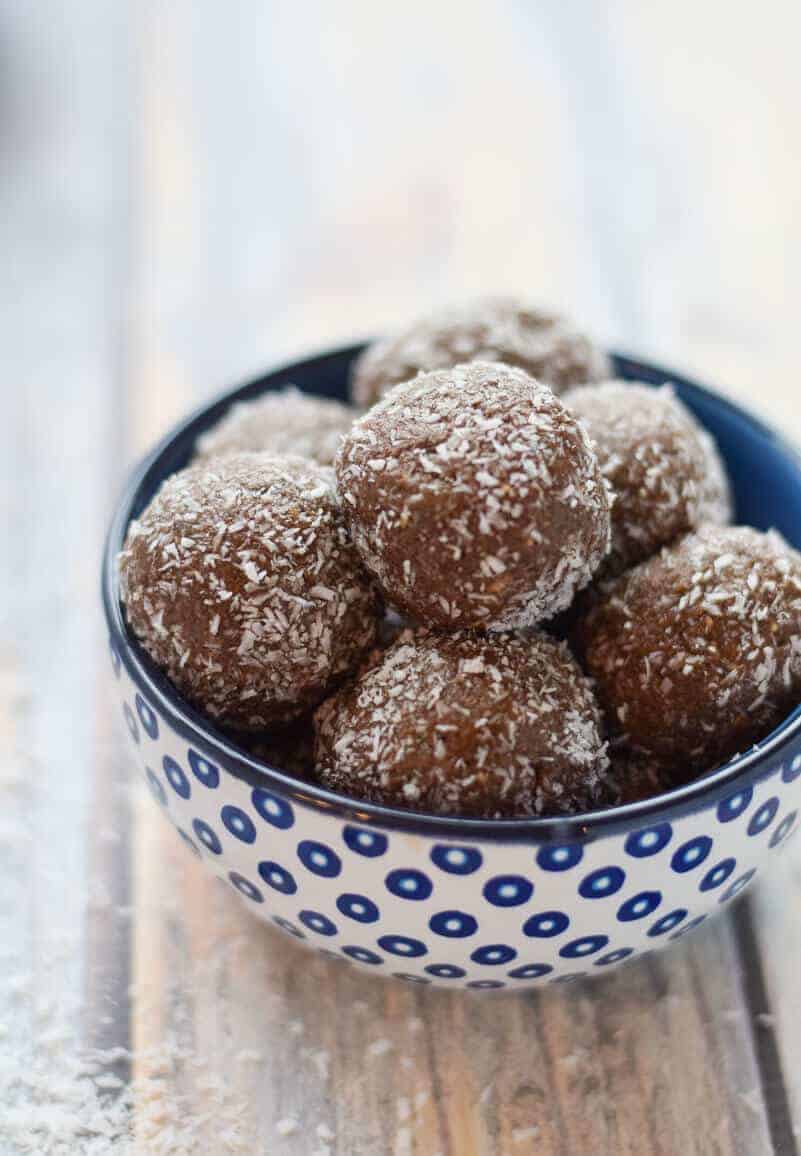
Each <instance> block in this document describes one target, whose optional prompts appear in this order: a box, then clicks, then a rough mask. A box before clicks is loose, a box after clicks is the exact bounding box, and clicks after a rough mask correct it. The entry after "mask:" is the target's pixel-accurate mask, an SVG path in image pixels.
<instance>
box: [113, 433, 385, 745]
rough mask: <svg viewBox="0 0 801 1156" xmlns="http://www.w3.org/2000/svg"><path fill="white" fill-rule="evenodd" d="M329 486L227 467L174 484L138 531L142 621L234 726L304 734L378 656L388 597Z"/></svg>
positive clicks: (309, 477) (282, 473) (274, 469)
mask: <svg viewBox="0 0 801 1156" xmlns="http://www.w3.org/2000/svg"><path fill="white" fill-rule="evenodd" d="M328 473H329V471H326V470H323V469H322V468H321V467H318V466H316V465H315V464H314V463H313V462H308V461H304V460H303V459H301V458H291V457H287V458H278V457H271V456H269V455H267V454H236V455H231V456H230V457H224V458H219V459H216V460H213V461H210V462H208V463H204V464H202V465H197V466H192V467H190V468H189V469H186V470H183V471H181V472H180V473H177V474H174V475H173V476H172V477H170V478H168V479H167V481H166V482H165V483H164V485H163V486H162V488H161V490H160V491H159V492H158V494H157V495H156V496H155V498H154V499H153V501H152V502H151V503H150V505H149V506H148V507H147V509H146V510H145V511H144V513H143V514H142V515H141V516H140V517H139V519H138V520H137V521H135V522H132V523H131V525H130V527H129V529H128V534H127V537H126V540H125V548H124V549H123V551H122V553H121V555H120V558H119V566H120V584H121V593H122V600H123V602H124V603H125V608H126V612H127V615H128V621H129V622H130V624H131V627H132V628H133V630H134V632H135V633H136V635H137V637H138V638H139V639H140V641H141V642H142V644H143V646H144V647H145V649H146V650H147V652H148V654H149V655H150V656H151V658H152V659H153V660H154V661H155V662H156V663H157V664H158V665H159V666H160V667H162V669H163V670H165V671H166V673H167V674H168V675H169V677H170V678H171V679H172V681H173V682H174V683H175V685H176V687H177V688H178V690H179V691H180V692H181V693H182V694H184V695H185V696H186V698H187V699H189V700H190V702H192V703H193V704H194V705H195V706H197V707H199V708H201V709H202V710H204V711H206V713H207V714H209V715H211V717H212V718H214V719H217V720H219V722H220V723H221V724H225V725H227V726H230V727H234V728H237V729H240V730H249V731H253V730H258V729H261V728H263V727H266V726H271V725H274V724H280V723H284V722H288V721H290V720H291V719H293V718H295V717H297V716H298V715H300V714H302V713H303V711H304V710H307V709H309V708H311V707H313V706H316V704H317V703H318V702H319V701H320V699H321V698H322V697H323V696H324V695H325V694H326V693H327V691H329V690H330V689H331V687H332V686H333V685H334V684H335V683H336V682H337V680H339V679H341V678H342V677H343V676H344V675H346V674H347V673H348V672H349V671H351V670H352V669H354V668H355V667H356V666H357V665H358V663H359V662H360V660H361V658H362V656H363V655H364V654H365V653H366V652H367V651H368V650H369V649H370V647H371V646H372V645H373V642H374V640H375V634H376V623H377V616H378V597H377V594H376V592H375V590H374V588H373V587H372V585H371V583H370V580H369V578H368V577H367V575H366V574H365V572H364V570H363V569H362V567H361V564H360V561H359V558H358V555H357V554H356V551H355V550H354V549H353V546H352V545H351V543H350V541H349V539H348V534H347V530H346V528H345V525H344V522H343V519H342V515H341V512H340V510H339V507H338V504H337V502H336V499H335V496H334V492H333V489H332V487H331V484H330V482H329V481H328V479H327V475H328Z"/></svg>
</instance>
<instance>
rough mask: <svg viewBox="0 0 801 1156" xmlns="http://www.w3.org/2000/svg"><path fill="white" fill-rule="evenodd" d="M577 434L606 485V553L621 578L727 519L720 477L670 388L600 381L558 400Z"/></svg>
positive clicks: (707, 445) (713, 454) (700, 432)
mask: <svg viewBox="0 0 801 1156" xmlns="http://www.w3.org/2000/svg"><path fill="white" fill-rule="evenodd" d="M562 400H563V401H564V403H565V405H566V406H568V408H569V409H571V410H572V411H573V413H575V414H576V416H577V417H578V418H579V419H580V420H581V422H582V424H583V425H584V426H585V428H586V430H587V433H588V434H589V435H590V439H591V441H592V443H593V445H594V447H595V451H596V453H597V455H598V460H599V462H600V465H601V471H602V473H603V475H604V477H605V478H606V479H607V481H608V482H609V483H610V485H611V487H612V490H613V493H614V502H613V505H612V547H611V550H610V553H609V555H608V557H607V558H606V560H605V562H604V566H603V573H604V576H609V575H611V574H619V573H622V571H623V570H627V569H628V568H629V567H630V566H634V565H635V564H636V563H637V562H642V561H644V560H645V559H646V558H650V557H651V555H652V554H655V553H656V552H657V551H658V550H659V549H660V548H661V547H662V546H666V545H668V544H669V543H670V542H673V541H675V540H676V538H679V537H681V535H682V534H686V533H687V532H688V531H690V530H693V529H696V528H697V527H698V526H700V525H702V524H703V523H707V522H713V523H718V524H723V523H725V522H727V521H728V520H729V518H730V516H731V497H730V492H729V485H728V481H727V478H726V471H725V469H724V466H723V463H722V461H721V459H720V455H719V454H718V451H717V448H716V446H715V444H714V442H713V441H712V438H711V437H710V436H709V434H708V433H707V432H706V431H705V430H704V429H703V428H702V426H700V425H699V423H698V422H697V421H696V420H695V418H694V417H693V416H692V414H691V413H690V411H689V410H688V409H687V408H686V407H685V406H684V405H682V403H681V402H680V401H679V399H678V398H677V397H676V395H675V393H674V392H673V390H672V389H671V388H670V386H662V387H661V388H659V389H653V388H651V387H649V386H647V385H644V384H642V383H639V382H637V383H632V382H623V381H608V382H603V383H602V384H600V385H590V386H586V387H583V388H579V389H573V390H570V391H569V392H568V393H566V394H565V395H564V397H563V399H562Z"/></svg>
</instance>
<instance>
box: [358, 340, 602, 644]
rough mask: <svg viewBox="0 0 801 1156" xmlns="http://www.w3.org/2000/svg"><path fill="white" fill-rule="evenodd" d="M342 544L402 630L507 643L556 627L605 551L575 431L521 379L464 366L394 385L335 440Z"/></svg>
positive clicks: (594, 488)
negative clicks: (541, 626)
mask: <svg viewBox="0 0 801 1156" xmlns="http://www.w3.org/2000/svg"><path fill="white" fill-rule="evenodd" d="M336 473H337V484H338V488H339V492H340V496H341V498H342V502H343V510H344V513H345V517H346V519H347V521H348V524H349V526H350V530H351V535H352V537H353V541H354V543H355V544H356V546H357V548H358V549H359V552H360V553H361V555H362V557H363V559H364V561H365V563H366V565H367V568H368V569H369V570H370V571H371V573H372V574H374V575H375V577H376V579H377V580H378V582H379V584H380V586H381V587H382V589H383V590H384V593H385V595H386V597H387V600H388V601H389V602H390V603H391V604H392V605H393V606H395V607H397V608H398V609H399V610H400V611H401V612H402V613H403V614H405V615H407V616H408V617H410V618H411V619H413V620H415V621H418V622H421V623H425V624H428V625H431V624H433V625H438V626H443V627H479V628H486V629H489V630H504V629H513V628H518V627H525V626H531V625H533V624H534V623H536V622H538V621H540V620H542V619H544V618H547V617H549V616H551V615H553V614H556V613H557V612H558V611H559V610H562V609H564V608H565V607H566V606H567V605H569V603H570V601H571V600H572V597H573V594H574V593H575V591H576V590H578V589H580V588H581V587H582V586H584V585H585V584H586V583H587V582H589V580H590V578H591V577H592V575H593V573H594V572H595V570H596V569H597V567H598V565H599V563H600V561H601V559H602V558H603V556H604V554H605V553H606V550H607V546H608V542H609V501H608V497H607V491H606V486H605V483H604V480H603V478H602V476H601V472H600V468H599V466H598V461H597V458H596V457H595V454H594V452H593V450H592V447H591V446H590V442H589V439H588V437H587V434H586V432H585V431H584V429H583V427H582V426H581V425H580V424H579V422H578V421H577V420H576V418H575V417H574V416H573V415H572V414H571V413H570V412H569V411H568V410H567V409H566V408H565V407H564V406H563V405H562V403H561V402H560V401H559V399H558V398H556V397H555V396H554V394H553V393H552V391H551V390H550V389H549V388H548V386H545V385H540V384H539V383H538V382H535V381H534V380H533V379H532V378H530V377H529V376H528V374H526V373H524V372H523V370H520V369H512V368H510V367H509V366H505V365H490V364H486V363H483V362H473V363H471V364H469V365H461V366H455V367H454V368H453V369H449V370H442V371H438V372H435V373H428V374H421V375H420V376H419V377H417V378H415V380H414V381H410V382H407V383H406V384H405V385H400V386H397V387H396V389H395V390H394V391H393V392H392V393H391V394H389V396H388V397H387V398H385V400H384V401H383V402H380V403H379V404H378V405H377V406H375V407H374V408H373V409H372V410H370V411H369V412H368V413H367V414H365V416H364V417H362V418H361V419H360V420H359V421H358V422H356V424H355V425H354V426H353V428H352V429H351V431H350V433H349V434H348V435H347V436H346V437H345V439H344V441H343V443H342V447H341V449H340V453H339V456H338V458H337V462H336Z"/></svg>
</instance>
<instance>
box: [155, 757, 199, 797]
mask: <svg viewBox="0 0 801 1156" xmlns="http://www.w3.org/2000/svg"><path fill="white" fill-rule="evenodd" d="M162 766H163V767H164V774H165V775H166V776H167V782H168V783H169V784H170V786H171V787H172V789H173V790H174V791H175V793H176V795H180V796H181V798H182V799H188V798H189V796H190V795H191V794H192V787H191V786H190V784H189V779H188V778H187V777H186V775H185V774H184V772H183V770H182V768H181V767H179V765H178V763H176V761H175V759H172V758H170V756H169V755H165V756H164V758H163V760H162Z"/></svg>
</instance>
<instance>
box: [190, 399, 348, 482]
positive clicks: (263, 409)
mask: <svg viewBox="0 0 801 1156" xmlns="http://www.w3.org/2000/svg"><path fill="white" fill-rule="evenodd" d="M355 416H356V414H355V413H354V411H353V410H352V409H351V408H350V407H349V406H347V405H343V404H342V402H339V401H332V400H331V399H330V398H325V397H315V396H314V395H313V394H310V393H301V391H300V390H298V389H295V388H294V386H288V387H287V388H286V389H282V390H280V391H276V392H273V393H266V394H265V395H264V396H263V397H259V398H257V399H256V400H255V401H240V402H236V403H235V404H234V405H232V406H231V408H230V409H229V410H228V412H227V413H226V414H225V416H224V417H223V418H221V419H220V421H218V422H217V424H216V425H215V426H212V428H211V429H210V430H208V431H207V432H206V433H204V434H202V435H201V436H200V437H199V438H198V440H197V446H196V452H195V461H208V460H209V458H216V457H220V456H222V455H223V454H230V453H241V452H243V451H250V450H253V451H265V452H267V453H271V454H296V455H298V456H299V457H302V458H312V459H313V460H314V461H316V462H319V463H320V464H321V465H324V466H330V465H333V463H334V458H335V457H336V452H337V448H338V446H339V443H340V441H341V440H342V435H343V434H344V433H346V432H347V430H349V429H350V427H351V425H352V424H353V419H354V417H355Z"/></svg>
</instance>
